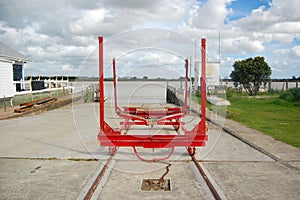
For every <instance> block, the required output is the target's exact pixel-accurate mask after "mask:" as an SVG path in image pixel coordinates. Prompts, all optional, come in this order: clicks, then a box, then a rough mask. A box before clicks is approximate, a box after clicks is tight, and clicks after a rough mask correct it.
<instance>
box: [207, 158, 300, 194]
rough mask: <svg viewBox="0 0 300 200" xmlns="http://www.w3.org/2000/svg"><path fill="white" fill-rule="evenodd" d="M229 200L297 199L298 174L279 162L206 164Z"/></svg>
mask: <svg viewBox="0 0 300 200" xmlns="http://www.w3.org/2000/svg"><path fill="white" fill-rule="evenodd" d="M203 164H204V166H205V167H206V169H207V170H208V171H209V172H210V174H211V175H212V176H213V178H214V180H215V181H216V182H217V183H218V185H219V186H220V187H221V188H222V189H223V190H224V191H226V196H227V197H228V199H278V200H280V199H282V200H285V199H299V196H300V187H299V185H300V173H299V172H296V171H295V170H293V169H289V168H287V167H285V166H283V165H281V164H280V163H278V162H209V163H207V162H205V163H203Z"/></svg>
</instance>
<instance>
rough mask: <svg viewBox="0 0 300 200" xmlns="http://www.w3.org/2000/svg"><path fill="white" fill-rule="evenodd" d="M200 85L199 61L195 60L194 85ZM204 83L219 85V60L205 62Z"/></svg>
mask: <svg viewBox="0 0 300 200" xmlns="http://www.w3.org/2000/svg"><path fill="white" fill-rule="evenodd" d="M200 85H201V62H196V67H195V84H194V86H195V87H196V88H197V87H200ZM206 85H207V86H210V85H220V62H207V63H206Z"/></svg>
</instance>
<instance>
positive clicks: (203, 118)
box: [201, 38, 206, 126]
mask: <svg viewBox="0 0 300 200" xmlns="http://www.w3.org/2000/svg"><path fill="white" fill-rule="evenodd" d="M201 53H202V58H201V60H202V62H201V63H202V75H201V79H202V80H201V122H202V123H203V124H204V126H205V122H206V69H205V68H206V39H205V38H202V39H201Z"/></svg>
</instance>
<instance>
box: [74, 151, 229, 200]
mask: <svg viewBox="0 0 300 200" xmlns="http://www.w3.org/2000/svg"><path fill="white" fill-rule="evenodd" d="M113 159H114V156H110V157H109V158H108V159H107V160H106V161H105V163H103V165H102V166H101V167H100V168H101V169H99V170H98V171H97V172H96V174H95V175H94V176H93V178H92V179H91V180H90V181H89V183H88V184H87V185H86V187H85V188H84V189H83V191H82V192H81V193H80V195H79V196H78V197H77V200H80V199H84V200H89V199H99V197H98V196H97V195H99V188H97V187H104V185H105V184H106V183H107V181H108V180H109V179H110V177H109V176H110V174H109V173H110V172H109V170H108V168H109V167H110V163H111V162H112V160H113ZM116 162H118V161H116ZM120 162H121V161H120ZM130 162H134V161H130ZM135 162H144V161H140V160H138V161H135ZM153 163H159V164H165V165H166V167H165V172H164V173H163V174H162V175H161V177H160V178H157V179H147V180H145V185H146V186H145V185H144V183H142V184H141V190H149V191H154V193H155V192H157V191H160V192H162V191H171V189H170V188H169V189H168V188H167V184H170V179H166V178H165V177H166V176H167V175H168V173H169V172H170V171H171V170H172V165H176V164H177V163H187V160H183V161H176V162H173V163H172V164H171V162H164V161H155V162H153ZM189 163H190V164H192V165H194V166H195V169H196V171H195V170H194V172H193V173H195V174H194V175H195V177H199V176H201V177H200V178H201V179H202V182H201V183H200V182H199V183H198V184H199V185H201V187H206V188H205V189H204V190H205V191H210V193H211V194H207V195H208V197H209V199H216V200H219V199H223V198H221V195H220V194H219V193H218V190H217V189H216V188H215V186H214V184H213V183H212V182H213V180H211V177H210V176H208V175H207V174H206V172H205V170H204V169H203V168H202V167H201V165H200V164H199V161H197V159H196V157H195V156H194V155H191V160H190V161H189ZM149 165H151V163H149ZM191 171H193V170H192V168H191ZM182 173H185V172H182ZM105 176H106V177H107V176H108V178H107V179H105ZM168 181H169V182H168ZM184 181H190V180H184ZM121 182H122V180H120V183H121ZM204 182H205V183H206V184H204ZM105 187H106V186H105ZM120 187H123V186H121V185H120ZM151 187H152V189H151ZM147 188H150V189H147ZM96 190H98V192H95V191H96ZM101 190H102V188H101V189H100V191H101ZM132 190H134V188H132ZM208 193H209V192H208ZM156 194H157V193H156ZM162 195H163V194H162ZM199 195H201V192H200V193H199ZM223 196H224V195H223ZM162 197H163V196H162ZM206 198H207V196H206ZM124 199H126V197H124Z"/></svg>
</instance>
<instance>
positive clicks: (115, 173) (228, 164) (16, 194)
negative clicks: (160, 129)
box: [0, 103, 300, 199]
mask: <svg viewBox="0 0 300 200" xmlns="http://www.w3.org/2000/svg"><path fill="white" fill-rule="evenodd" d="M98 108H99V107H98V105H97V104H94V103H85V104H84V103H73V104H71V105H68V106H65V107H62V108H59V109H56V110H51V111H48V112H44V113H41V114H39V115H31V116H27V117H22V118H16V119H11V120H2V121H0V199H75V198H76V197H77V196H78V195H79V194H80V193H81V190H82V189H83V188H84V186H85V185H86V184H87V183H88V182H89V179H90V178H91V177H92V176H93V175H94V173H95V172H96V171H97V169H98V168H99V166H101V164H102V163H103V161H104V160H105V159H107V158H108V154H107V150H106V148H102V147H99V144H98V141H97V138H96V134H97V130H98V125H97V124H98V122H97V119H98V117H97V116H98ZM208 116H209V117H211V118H215V120H216V121H219V122H221V123H223V127H226V128H228V129H231V130H232V131H233V132H234V133H235V134H237V135H239V136H241V137H242V138H244V139H245V140H247V141H249V142H250V143H251V144H253V145H254V146H257V147H259V150H261V151H263V152H265V153H267V154H269V155H270V156H271V157H270V156H267V155H265V154H264V153H262V152H260V151H258V150H256V149H254V148H252V147H250V146H249V145H248V144H245V143H244V142H242V141H240V140H238V139H237V138H235V137H233V136H232V135H229V134H227V133H225V132H224V131H223V130H221V129H220V128H217V127H215V126H209V133H208V134H209V142H208V144H207V147H205V148H203V149H201V150H199V151H198V154H197V158H198V159H199V160H201V165H203V166H204V167H205V169H206V170H207V172H208V173H209V174H210V176H211V177H212V178H213V179H214V181H215V182H216V184H217V185H218V187H219V189H220V190H221V191H222V192H223V193H224V195H225V197H226V198H228V199H298V197H299V196H300V186H299V185H300V172H299V167H300V150H299V149H297V148H294V147H292V146H289V145H286V144H284V143H282V142H278V141H275V140H273V139H272V138H270V137H268V136H265V135H263V134H261V133H260V132H258V131H255V130H252V129H250V128H247V127H245V126H242V125H240V124H238V123H236V122H233V121H231V120H226V121H224V119H221V118H220V117H219V116H217V117H216V115H215V114H214V113H208ZM106 118H107V120H108V121H109V123H110V124H112V125H113V126H116V125H117V124H118V122H119V121H120V119H118V118H117V117H116V116H115V115H114V114H113V112H112V111H111V107H110V104H109V103H108V104H107V110H106ZM186 120H187V122H188V124H189V125H190V126H193V123H196V121H197V117H194V116H192V117H190V118H187V119H186ZM149 131H151V130H149ZM141 151H146V150H141ZM146 153H149V152H148V151H147V152H146ZM158 153H164V150H162V151H160V152H158ZM93 158H98V159H100V160H98V161H87V159H91V160H92V159H93ZM77 159H79V161H76V160H77ZM115 160H116V162H114V165H112V166H111V167H112V168H111V171H110V175H109V176H108V179H107V182H106V183H105V184H104V187H103V189H102V190H101V192H98V193H97V195H98V196H96V197H95V198H96V199H97V198H99V199H120V198H122V199H141V198H144V199H191V198H193V199H209V198H210V197H209V196H208V195H207V191H206V190H205V189H203V188H202V187H201V184H200V185H199V183H198V182H197V179H196V177H195V175H194V174H193V171H192V167H191V164H190V162H189V161H190V157H189V156H188V155H187V153H186V152H185V150H184V149H182V148H177V149H176V150H175V152H174V155H173V156H172V157H171V158H170V159H169V162H171V163H172V166H171V167H170V172H169V174H168V175H167V176H166V178H170V179H171V180H172V191H171V192H169V193H166V192H156V193H153V192H141V191H140V184H141V179H142V178H147V177H148V178H159V177H160V176H161V175H162V174H163V173H164V172H165V164H162V163H152V164H148V163H145V162H142V161H139V160H138V159H137V158H136V157H135V155H134V154H133V151H132V149H131V148H120V149H119V151H118V153H117V155H116V157H115ZM183 172H184V173H183ZM187 179H188V180H190V181H189V182H187V181H185V180H187Z"/></svg>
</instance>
